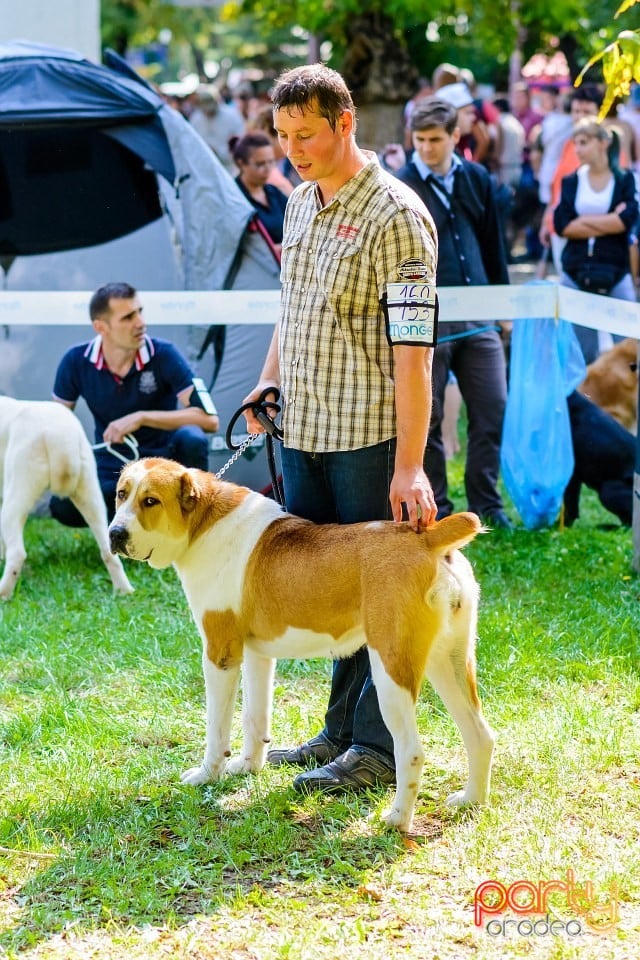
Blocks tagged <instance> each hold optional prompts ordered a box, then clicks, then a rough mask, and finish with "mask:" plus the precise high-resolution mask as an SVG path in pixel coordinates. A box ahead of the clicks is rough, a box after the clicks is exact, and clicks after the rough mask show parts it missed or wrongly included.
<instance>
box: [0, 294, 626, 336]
mask: <svg viewBox="0 0 640 960" xmlns="http://www.w3.org/2000/svg"><path fill="white" fill-rule="evenodd" d="M140 296H141V299H142V300H143V302H144V306H145V316H146V318H147V321H148V323H149V326H150V327H152V328H155V327H160V326H168V325H171V324H177V325H181V326H182V325H193V326H205V327H208V326H210V325H211V324H249V323H259V324H274V323H276V322H277V320H278V308H279V304H280V291H279V290H277V289H276V290H207V291H189V290H171V291H167V292H158V291H152V290H150V291H146V292H145V291H141V294H140ZM438 297H439V300H440V322H441V323H443V324H446V323H447V322H453V321H464V320H480V321H488V322H491V321H497V320H500V321H503V320H521V319H525V318H527V317H534V318H535V317H555V316H557V317H562V318H563V319H564V320H568V321H570V322H571V323H580V324H582V325H583V326H585V327H590V328H591V329H593V330H605V331H607V332H608V333H617V334H621V335H622V336H627V337H636V338H638V339H640V304H637V303H630V302H628V301H626V300H613V299H612V298H611V297H598V296H595V295H594V294H591V293H583V292H582V291H579V290H570V289H569V288H568V287H561V286H559V285H558V284H557V283H555V282H549V281H540V282H537V283H525V284H513V285H511V286H495V287H494V286H486V287H441V288H440V289H439V290H438ZM90 298H91V291H87V292H78V291H59V290H56V291H50V292H43V291H6V290H5V291H0V325H7V326H13V325H29V326H32V325H34V324H37V325H42V326H51V325H56V326H58V325H60V326H70V325H71V326H83V327H88V325H89V317H88V311H87V305H88V303H89V299H90Z"/></svg>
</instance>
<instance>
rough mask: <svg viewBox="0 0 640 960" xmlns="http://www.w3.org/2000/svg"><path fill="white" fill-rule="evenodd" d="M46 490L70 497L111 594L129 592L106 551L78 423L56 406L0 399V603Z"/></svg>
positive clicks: (94, 479) (91, 467) (91, 465)
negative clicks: (94, 544) (27, 528)
mask: <svg viewBox="0 0 640 960" xmlns="http://www.w3.org/2000/svg"><path fill="white" fill-rule="evenodd" d="M47 489H49V490H51V491H52V492H53V493H55V494H57V495H58V496H61V497H70V498H71V500H72V501H73V502H74V504H75V505H76V507H77V508H78V510H79V511H80V513H81V514H82V516H83V517H84V518H85V520H86V521H87V523H88V525H89V527H90V528H91V530H92V532H93V535H94V537H95V538H96V540H97V541H98V546H99V547H100V556H101V557H102V559H103V561H104V563H105V565H106V568H107V570H108V571H109V576H110V577H111V582H112V583H113V586H114V588H115V590H116V591H118V592H119V593H131V592H132V590H133V587H132V586H131V584H130V583H129V580H128V578H127V575H126V573H125V572H124V570H123V568H122V563H121V562H120V560H119V558H118V557H114V556H113V555H112V553H111V552H110V550H109V537H108V534H107V511H106V509H105V505H104V500H103V497H102V493H101V491H100V485H99V483H98V474H97V471H96V463H95V458H94V456H93V451H92V450H91V446H90V444H89V441H88V440H87V437H86V434H85V432H84V430H83V428H82V424H81V423H80V421H79V420H78V418H77V417H75V416H74V415H73V414H72V413H71V411H70V410H68V409H67V408H66V407H63V406H62V404H61V403H54V402H53V401H51V402H50V401H40V400H14V399H13V398H12V397H3V396H0V557H2V556H3V554H4V556H5V566H4V573H3V575H2V579H1V580H0V599H1V600H8V599H9V598H10V597H11V595H12V594H13V591H14V589H15V586H16V583H17V582H18V578H19V576H20V573H21V571H22V567H23V565H24V561H25V559H26V556H27V555H26V552H25V548H24V536H23V532H24V525H25V523H26V520H27V517H28V515H29V512H30V510H31V509H32V507H33V506H34V504H35V503H36V501H37V499H38V497H39V496H40V495H41V494H42V493H44V491H45V490H47Z"/></svg>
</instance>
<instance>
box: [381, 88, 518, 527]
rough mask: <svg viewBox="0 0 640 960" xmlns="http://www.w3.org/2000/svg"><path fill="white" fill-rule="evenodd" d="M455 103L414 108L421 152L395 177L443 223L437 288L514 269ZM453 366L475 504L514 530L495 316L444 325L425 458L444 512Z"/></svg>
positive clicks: (487, 517) (474, 282) (497, 278)
mask: <svg viewBox="0 0 640 960" xmlns="http://www.w3.org/2000/svg"><path fill="white" fill-rule="evenodd" d="M456 86H459V85H456ZM444 91H446V88H444ZM444 91H441V93H444ZM457 106H460V104H455V105H454V104H451V103H448V102H447V101H446V100H445V99H444V98H442V99H441V98H440V97H430V98H428V99H426V100H423V101H421V102H420V103H419V104H418V105H417V106H416V108H415V110H414V112H413V114H412V116H411V121H410V126H411V131H412V139H413V146H414V152H413V155H412V157H411V160H410V161H409V163H407V164H406V166H404V167H403V168H402V169H401V170H399V171H398V173H397V174H396V175H397V176H398V178H399V179H400V180H402V181H403V182H404V183H406V184H407V185H408V186H410V187H412V188H413V189H414V190H415V191H416V193H417V194H418V196H419V197H420V198H421V200H422V201H423V202H424V203H425V204H426V206H427V208H428V209H429V212H430V213H431V216H432V217H433V220H434V222H435V225H436V229H437V232H438V246H439V253H438V270H437V286H438V287H441V286H463V285H467V284H468V285H469V286H486V285H488V284H492V283H494V284H505V283H508V282H509V276H508V272H507V264H506V259H505V254H504V245H503V238H502V231H501V228H500V222H499V215H498V210H497V205H496V200H495V193H494V183H493V181H492V179H491V177H490V176H489V174H488V173H487V171H486V170H485V168H484V167H482V166H480V165H479V164H477V163H472V162H470V161H467V160H462V159H460V157H458V156H457V155H456V152H455V149H456V145H457V143H458V141H459V139H460V129H459V127H458V123H457V110H456V107H457ZM451 374H454V375H455V377H456V379H457V381H458V385H459V387H460V392H461V394H462V397H463V399H464V401H465V404H466V408H467V418H468V423H467V441H468V442H467V460H466V467H465V490H466V495H467V500H468V506H469V509H470V510H473V511H474V512H475V513H477V514H478V515H479V516H480V517H482V519H483V520H484V521H485V522H486V523H487V525H489V526H493V527H501V528H510V527H511V521H510V520H509V518H508V517H507V515H506V513H505V512H504V509H503V504H502V499H501V497H500V493H499V491H498V486H497V484H498V472H499V468H500V441H501V437H502V421H503V417H504V408H505V403H506V394H507V378H506V364H505V355H504V349H503V345H502V341H501V339H500V333H499V328H498V327H497V325H496V324H495V323H487V322H484V321H464V322H455V323H454V322H452V323H446V324H444V325H443V326H442V327H441V335H440V337H439V342H438V346H437V347H436V349H435V353H434V360H433V408H432V414H431V425H430V428H429V440H428V444H427V450H426V454H425V460H424V465H425V471H426V473H427V476H428V477H429V479H430V481H431V485H432V487H433V491H434V494H435V498H436V503H437V505H438V517H443V516H446V515H448V514H449V513H451V512H452V511H453V503H452V502H451V500H450V499H449V496H448V490H447V470H446V460H445V452H444V444H443V439H442V416H443V407H444V394H445V388H446V386H447V382H448V380H449V378H450V376H451Z"/></svg>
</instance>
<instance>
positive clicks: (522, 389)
mask: <svg viewBox="0 0 640 960" xmlns="http://www.w3.org/2000/svg"><path fill="white" fill-rule="evenodd" d="M585 371H586V368H585V363H584V359H583V356H582V351H581V349H580V345H579V343H578V340H577V338H576V335H575V333H574V332H573V328H572V326H571V324H569V323H567V322H566V321H564V320H554V319H552V318H545V319H539V318H527V319H525V320H516V322H515V323H514V325H513V334H512V337H511V361H510V368H509V372H510V376H509V392H508V396H507V407H506V410H505V418H504V427H503V433H502V448H501V455H500V459H501V466H502V477H503V480H504V484H505V487H506V488H507V491H508V492H509V496H510V497H511V499H512V500H513V503H514V505H515V507H516V509H517V511H518V513H519V514H520V516H521V518H522V522H523V523H524V525H525V527H527V528H528V529H529V530H535V529H537V528H538V527H546V526H549V525H550V524H552V523H554V522H555V520H556V518H557V516H558V514H559V512H560V507H561V505H562V497H563V494H564V491H565V487H566V486H567V483H568V482H569V480H570V478H571V474H572V473H573V467H574V459H573V446H572V442H571V425H570V423H569V412H568V410H567V402H566V398H567V396H568V395H569V394H570V393H571V392H572V391H573V390H575V388H576V387H577V386H578V384H579V383H581V382H582V381H583V380H584V377H585Z"/></svg>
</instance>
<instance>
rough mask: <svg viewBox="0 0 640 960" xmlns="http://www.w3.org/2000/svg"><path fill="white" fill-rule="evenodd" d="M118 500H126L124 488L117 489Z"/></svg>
mask: <svg viewBox="0 0 640 960" xmlns="http://www.w3.org/2000/svg"><path fill="white" fill-rule="evenodd" d="M116 500H126V495H125V492H124V490H116Z"/></svg>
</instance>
